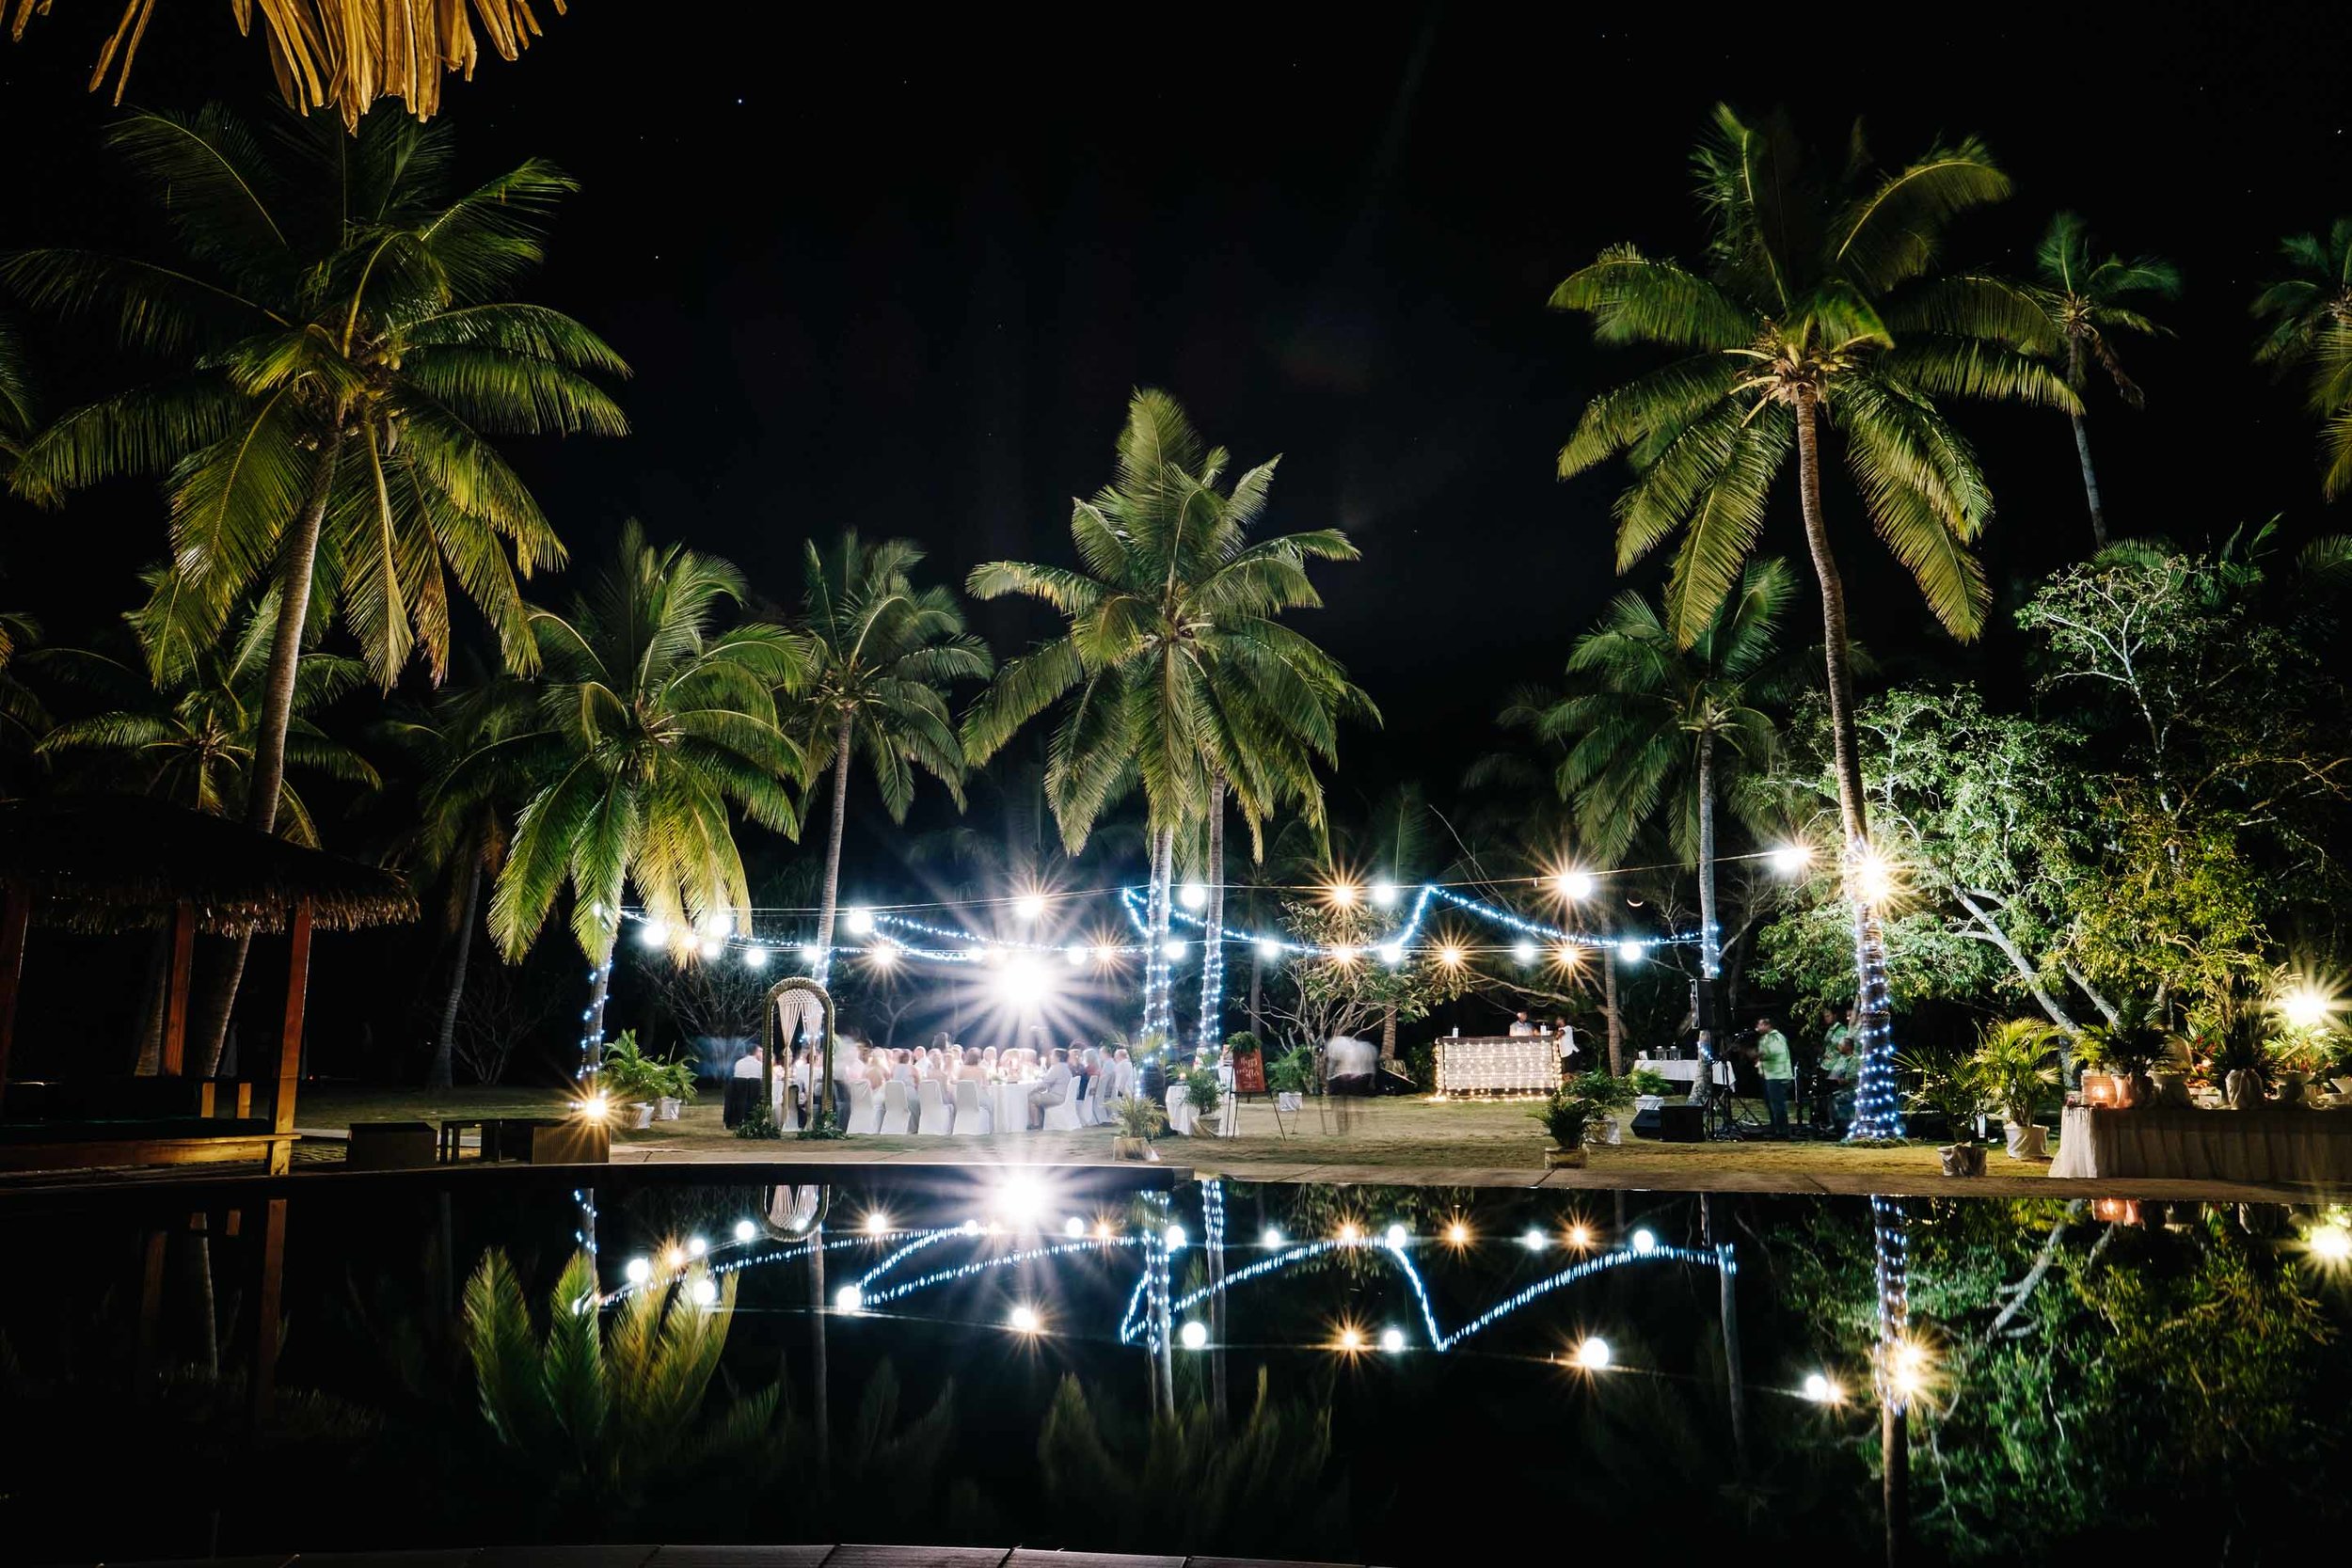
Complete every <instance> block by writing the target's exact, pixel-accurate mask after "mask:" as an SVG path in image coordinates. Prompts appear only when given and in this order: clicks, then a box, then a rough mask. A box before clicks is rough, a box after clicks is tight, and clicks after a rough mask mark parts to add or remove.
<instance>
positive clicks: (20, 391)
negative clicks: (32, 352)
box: [0, 316, 38, 484]
mask: <svg viewBox="0 0 2352 1568" xmlns="http://www.w3.org/2000/svg"><path fill="white" fill-rule="evenodd" d="M37 423H38V421H37V420H36V419H35V417H34V414H33V388H32V377H31V375H30V374H29V373H28V372H27V371H26V369H25V365H24V339H23V338H22V337H20V336H19V335H18V333H17V329H16V324H15V323H13V322H11V321H9V320H8V317H6V316H0V484H6V483H8V478H9V475H10V474H11V473H12V472H14V470H15V468H16V460H17V459H18V458H20V457H22V456H23V455H24V443H25V442H26V441H28V440H30V439H32V436H33V430H34V428H35V426H36V424H37Z"/></svg>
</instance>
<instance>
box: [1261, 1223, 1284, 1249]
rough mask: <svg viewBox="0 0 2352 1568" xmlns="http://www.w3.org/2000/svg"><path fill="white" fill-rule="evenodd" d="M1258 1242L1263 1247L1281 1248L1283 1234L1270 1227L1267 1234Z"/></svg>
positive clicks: (1266, 1228)
mask: <svg viewBox="0 0 2352 1568" xmlns="http://www.w3.org/2000/svg"><path fill="white" fill-rule="evenodd" d="M1258 1241H1259V1243H1260V1244H1261V1245H1263V1246H1272V1247H1279V1246H1280V1245H1281V1244H1282V1233H1281V1231H1279V1230H1278V1229H1276V1228H1275V1227H1273V1226H1270V1225H1269V1226H1267V1227H1265V1233H1264V1234H1263V1235H1262V1236H1260V1237H1259V1238H1258Z"/></svg>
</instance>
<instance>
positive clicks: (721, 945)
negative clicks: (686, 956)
mask: <svg viewBox="0 0 2352 1568" xmlns="http://www.w3.org/2000/svg"><path fill="white" fill-rule="evenodd" d="M726 950H727V944H726V943H725V942H721V941H720V940H719V939H718V938H717V937H705V938H703V940H702V941H700V942H696V943H695V944H694V951H695V952H697V953H699V954H701V955H702V956H703V957H704V958H717V957H718V956H719V955H720V954H722V953H723V952H725V951H726Z"/></svg>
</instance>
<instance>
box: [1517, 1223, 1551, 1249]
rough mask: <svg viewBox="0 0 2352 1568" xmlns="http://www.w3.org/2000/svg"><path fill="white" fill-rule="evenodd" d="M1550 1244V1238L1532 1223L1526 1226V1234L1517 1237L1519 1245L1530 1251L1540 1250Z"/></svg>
mask: <svg viewBox="0 0 2352 1568" xmlns="http://www.w3.org/2000/svg"><path fill="white" fill-rule="evenodd" d="M1550 1244H1551V1243H1550V1238H1549V1237H1548V1236H1546V1235H1545V1234H1544V1233H1543V1232H1542V1231H1540V1230H1538V1229H1536V1228H1535V1227H1534V1226H1532V1225H1531V1226H1529V1227H1527V1234H1526V1235H1524V1236H1521V1237H1520V1238H1519V1245H1521V1246H1523V1247H1525V1248H1526V1249H1527V1250H1528V1251H1530V1252H1541V1251H1543V1250H1544V1248H1545V1247H1547V1246H1549V1245H1550Z"/></svg>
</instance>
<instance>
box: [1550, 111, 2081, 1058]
mask: <svg viewBox="0 0 2352 1568" xmlns="http://www.w3.org/2000/svg"><path fill="white" fill-rule="evenodd" d="M1693 165H1694V168H1695V171H1696V173H1697V176H1698V194H1699V199H1700V203H1701V205H1702V207H1703V208H1704V209H1705V211H1706V214H1707V217H1708V229H1709V234H1708V241H1709V243H1708V262H1709V266H1708V270H1707V272H1705V273H1701V272H1698V271H1693V270H1692V269H1689V268H1686V267H1683V266H1680V265H1678V264H1677V263H1675V262H1673V261H1663V260H1658V259H1653V258H1651V257H1648V256H1645V255H1643V254H1642V253H1641V252H1640V251H1639V250H1638V249H1636V248H1635V247H1633V246H1632V245H1618V246H1614V247H1613V248H1611V249H1609V250H1607V251H1604V252H1603V253H1602V254H1601V257H1600V259H1599V260H1598V261H1596V262H1595V263H1594V264H1593V265H1592V266H1589V267H1586V268H1585V269H1584V270H1582V271H1581V272H1579V273H1577V274H1575V275H1574V276H1572V277H1569V278H1567V279H1566V280H1565V282H1563V283H1562V284H1561V285H1560V286H1559V288H1558V289H1557V290H1555V291H1554V292H1553V293H1552V296H1551V303H1552V305H1553V306H1554V307H1555V308H1558V309H1574V310H1583V311H1586V312H1588V313H1590V314H1591V315H1592V317H1593V320H1594V329H1595V333H1596V335H1597V337H1598V338H1599V339H1600V341H1603V342H1610V343H1630V342H1647V343H1654V344H1657V345H1659V346H1661V347H1662V348H1667V349H1671V350H1675V351H1677V353H1678V355H1679V357H1677V358H1676V359H1675V360H1674V361H1673V362H1671V363H1669V364H1667V365H1666V366H1664V367H1662V368H1661V369H1659V370H1656V371H1653V372H1649V373H1648V374H1646V375H1644V376H1642V377H1640V378H1638V379H1636V380H1634V381H1631V382H1629V383H1627V384H1626V385H1624V386H1622V387H1619V388H1616V389H1614V390H1613V391H1609V392H1604V393H1602V394H1601V395H1600V396H1598V397H1597V398H1595V399H1593V401H1592V402H1591V403H1590V404H1587V405H1586V406H1585V410H1584V413H1583V416H1582V417H1581V420H1579V422H1578V424H1577V428H1576V431H1575V433H1574V434H1573V435H1571V436H1570V437H1569V438H1568V442H1567V444H1566V445H1565V447H1563V448H1562V449H1561V452H1560V473H1561V476H1562V477H1563V478H1567V477H1570V476H1573V475H1575V474H1579V473H1581V472H1583V471H1585V470H1586V469H1588V468H1591V467H1595V466H1597V464H1599V463H1601V462H1603V461H1605V460H1606V459H1608V458H1610V457H1611V456H1613V455H1615V454H1617V453H1619V452H1623V453H1625V454H1626V455H1627V456H1628V458H1629V461H1630V464H1631V467H1632V468H1633V483H1632V485H1631V486H1630V487H1629V489H1628V490H1627V491H1626V492H1625V493H1624V494H1623V495H1622V496H1621V497H1620V498H1619V499H1618V502H1617V518H1618V529H1617V563H1618V566H1619V567H1620V569H1622V568H1625V567H1628V566H1630V565H1631V564H1632V563H1633V562H1636V561H1638V560H1640V559H1641V558H1642V557H1644V556H1645V555H1647V554H1648V553H1649V552H1650V551H1651V550H1652V549H1654V548H1656V547H1657V546H1659V545H1660V544H1661V543H1662V542H1663V541H1664V540H1665V539H1666V538H1667V537H1668V536H1670V535H1672V534H1676V533H1679V534H1681V536H1682V544H1681V546H1680V548H1679V549H1678V550H1677V553H1676V556H1675V562H1674V566H1673V569H1672V571H1671V572H1670V574H1669V576H1668V579H1667V586H1666V600H1665V610H1666V626H1667V628H1668V629H1669V630H1670V631H1671V632H1672V633H1673V635H1674V637H1675V638H1676V640H1677V641H1680V642H1683V643H1685V644H1688V643H1690V642H1692V641H1694V640H1695V639H1696V638H1697V637H1698V635H1699V633H1700V632H1701V631H1702V630H1703V629H1704V628H1705V626H1706V625H1707V623H1708V618H1709V617H1710V616H1712V615H1713V614H1714V612H1715V610H1716V608H1717V606H1719V605H1720V604H1721V603H1722V602H1723V600H1724V595H1725V594H1728V593H1729V592H1730V590H1731V588H1732V586H1733V583H1734V582H1735V580H1736V579H1737V578H1738V576H1739V573H1740V567H1741V566H1742V565H1743V564H1744V563H1745V562H1746V561H1747V559H1748V558H1749V556H1750V555H1752V554H1753V553H1754V551H1755V548H1756V540H1757V537H1758V535H1759V534H1760V533H1761V532H1762V531H1763V527H1764V518H1765V509H1766V503H1767V501H1768V499H1769V498H1770V495H1771V492H1772V484H1773V483H1774V481H1775V480H1777V479H1778V478H1779V477H1780V475H1781V474H1782V472H1783V471H1784V470H1785V469H1786V468H1787V467H1788V460H1789V457H1790V454H1791V453H1794V455H1795V459H1796V481H1797V496H1798V500H1799V503H1800V509H1801V512H1802V515H1803V518H1804V537H1805V545H1806V547H1807V549H1808V551H1809V553H1810V555H1811V558H1812V562H1813V570H1814V576H1815V577H1816V578H1817V579H1818V580H1819V582H1820V591H1821V626H1822V642H1823V646H1824V650H1825V655H1826V662H1827V671H1828V688H1829V704H1830V721H1831V733H1832V736H1833V737H1834V739H1835V741H1836V763H1837V780H1838V810H1839V816H1840V821H1841V827H1842V829H1843V840H1844V853H1843V856H1842V865H1843V867H1844V870H1845V874H1846V877H1847V882H1848V894H1849V899H1850V902H1851V905H1852V908H1853V913H1854V936H1855V967H1856V970H1857V972H1858V975H1859V977H1860V979H1861V992H1862V997H1861V1000H1862V1004H1863V1006H1861V1008H1860V1009H1858V1016H1857V1022H1858V1024H1859V1026H1860V1032H1861V1033H1862V1035H1863V1037H1865V1038H1866V1039H1870V1038H1873V1037H1875V1036H1876V1035H1878V1034H1880V1033H1883V1027H1884V1020H1883V1018H1882V1017H1880V1016H1878V1014H1877V1009H1876V1005H1875V1003H1874V1001H1873V994H1874V992H1873V986H1872V983H1871V978H1870V977H1871V976H1872V974H1874V973H1876V972H1878V971H1880V970H1881V969H1883V950H1882V944H1881V942H1880V939H1879V937H1878V935H1877V922H1876V916H1875V914H1874V913H1873V911H1872V909H1871V900H1870V899H1869V898H1868V897H1867V893H1866V886H1865V883H1866V879H1865V877H1864V875H1863V873H1864V871H1865V868H1866V867H1867V864H1868V861H1867V856H1868V854H1869V851H1870V835H1869V823H1868V818H1867V806H1866V803H1865V800H1864V796H1863V789H1862V766H1861V759H1860V757H1859V755H1858V754H1857V752H1856V748H1855V730H1854V721H1853V715H1854V693H1853V674H1852V670H1851V665H1850V662H1849V649H1850V645H1851V640H1850V638H1849V636H1848V633H1847V613H1846V594H1845V587H1844V579H1843V578H1842V576H1841V575H1840V572H1839V569H1838V564H1837V561H1836V555H1835V553H1834V551H1833V548H1832V546H1831V541H1830V534H1829V524H1828V519H1827V516H1826V515H1825V513H1824V512H1823V510H1822V505H1821V492H1822V484H1823V480H1822V451H1821V436H1822V427H1823V426H1824V425H1825V424H1826V425H1827V426H1828V427H1829V429H1830V430H1831V431H1834V432H1835V433H1836V434H1837V435H1838V436H1842V437H1843V438H1844V445H1845V455H1846V460H1847V463H1848V465H1849V467H1851V469H1852V470H1853V476H1854V480H1855V483H1856V487H1857V489H1858V490H1859V492H1860V499H1861V500H1862V503H1863V509H1864V511H1865V512H1866V513H1867V515H1868V516H1869V519H1870V522H1871V524H1872V526H1873V527H1874V528H1875V529H1876V530H1877V531H1878V532H1879V534H1880V536H1881V537H1882V538H1883V540H1884V541H1885V542H1886V544H1887V546H1888V547H1889V548H1890V549H1892V550H1893V551H1894V553H1895V556H1896V558H1897V560H1899V562H1901V563H1902V565H1903V566H1904V568H1905V569H1906V570H1907V571H1909V572H1910V574H1911V575H1912V577H1913V578H1914V580H1915V581H1916V582H1917V584H1918V586H1919V589H1920V592H1921V593H1922V594H1924V595H1925V596H1926V599H1927V602H1928V608H1929V609H1930V610H1931V611H1932V612H1933V613H1934V615H1935V617H1936V619H1937V620H1938V621H1940V622H1942V623H1943V625H1944V626H1945V627H1946V628H1947V629H1948V630H1949V631H1950V632H1951V633H1952V634H1953V635H1954V636H1955V637H1960V638H1963V639H1965V638H1972V637H1974V636H1975V635H1976V634H1977V632H1978V631H1979V629H1980V627H1981V626H1982V622H1983V617H1984V610H1985V606H1986V603H1987V601H1988V594H1987V590H1986V586H1985V581H1984V573H1983V569H1982V567H1981V566H1980V565H1979V562H1978V561H1977V559H1976V557H1975V555H1974V554H1973V553H1972V552H1971V550H1970V547H1969V546H1971V545H1972V544H1973V542H1974V541H1975V540H1976V538H1977V537H1978V536H1979V533H1981V531H1983V529H1984V526H1985V523H1986V521H1987V519H1988V518H1989V517H1990V516H1991V515H1992V511H1993V497H1992V492H1991V490H1990V488H1989V487H1988V486H1987V485H1986V483H1985V480H1984V475H1983V473H1982V471H1981V470H1980V469H1979V467H1978V464H1977V459H1976V455H1975V453H1974V451H1972V450H1971V449H1970V447H1969V445H1968V443H1967V441H1966V440H1965V439H1964V438H1963V436H1961V434H1960V432H1959V431H1958V430H1957V429H1956V428H1955V427H1954V426H1953V425H1952V424H1951V422H1950V421H1949V420H1947V418H1946V417H1945V414H1944V411H1943V409H1942V407H1941V406H1940V404H1941V403H1942V401H1943V400H1945V399H1947V398H1953V397H1972V398H1989V399H1997V400H2003V401H2011V402H2024V403H2031V404H2044V405H2050V406H2056V407H2059V408H2065V409H2069V410H2071V409H2073V408H2074V407H2075V406H2077V405H2078V402H2079V400H2077V399H2076V398H2075V396H2074V393H2073V392H2072V391H2071V390H2069V389H2068V388H2067V387H2066V385H2065V383H2064V382H2063V381H2062V380H2060V379H2059V378H2058V377H2057V376H2055V375H2053V374H2052V373H2051V372H2050V370H2049V368H2048V367H2047V366H2046V365H2045V364H2043V363H2042V362H2040V361H2039V360H2037V359H2036V358H2035V357H2034V356H2035V355H2037V354H2047V353H2050V352H2052V351H2054V350H2055V349H2056V348H2057V347H2058V344H2057V343H2056V342H2055V341H2053V336H2052V332H2051V328H2050V324H2049V321H2048V318H2047V317H2045V316H2044V315H2043V314H2042V311H2041V310H2040V309H2039V308H2037V307H2036V306H2035V304H2034V302H2033V300H2032V298H2031V297H2030V296H2029V295H2028V294H2027V293H2026V292H2025V291H2023V290H2022V289H2020V288H2018V287H2016V286H2015V285H2012V284H2010V283H2007V282H2004V281H2001V280H1999V279H1996V278H1993V277H1982V276H1977V275H1971V274H1964V273H1939V272H1938V270H1937V267H1936V260H1937V253H1938V251H1939V250H1940V248H1941V242H1942V240H1943V235H1944V230H1945V229H1946V228H1947V226H1948V224H1949V223H1950V221H1951V220H1952V219H1953V218H1954V217H1956V216H1958V215H1959V214H1963V213H1965V212H1967V211H1969V210H1971V209H1973V208H1977V207H1981V206H1984V205H1986V204H1988V203H1991V202H1994V201H1998V200H2000V199H2001V198H2004V197H2006V196H2007V195H2008V194H2009V188H2010V187H2009V180H2008V177H2007V176H2005V175H2004V174H2002V173H2001V171H2000V170H1999V169H1998V168H1997V167H1995V166H1994V163H1993V160H1992V157H1991V155H1990V154H1988V153H1987V152H1986V151H1985V150H1984V149H1983V147H1982V146H1980V145H1979V143H1977V142H1976V141H1974V140H1962V141H1959V142H1956V143H1953V144H1951V145H1949V146H1942V147H1936V148H1932V149H1931V150H1929V151H1928V153H1927V154H1926V155H1924V156H1923V157H1921V158H1919V159H1917V160H1916V161H1915V162H1913V163H1911V164H1909V165H1907V166H1903V167H1901V168H1899V169H1896V170H1893V171H1891V172H1890V171H1886V170H1883V169H1882V168H1880V167H1879V166H1876V165H1875V164H1874V163H1872V162H1871V161H1870V160H1869V158H1868V157H1867V155H1865V152H1864V150H1863V145H1862V142H1861V138H1860V136H1859V135H1858V134H1857V135H1856V136H1855V138H1854V140H1853V144H1852V150H1851V154H1850V155H1849V156H1848V157H1847V158H1846V159H1845V160H1844V163H1843V166H1842V170H1843V171H1842V173H1831V172H1829V171H1828V170H1826V169H1824V168H1823V167H1821V166H1817V165H1816V164H1814V163H1813V162H1811V161H1810V160H1808V159H1807V158H1806V157H1805V156H1804V151H1803V150H1802V149H1801V148H1800V147H1799V145H1798V142H1797V137H1796V134H1795V132H1794V130H1793V129H1792V127H1791V126H1790V124H1789V123H1788V119H1787V118H1786V117H1785V116H1779V115H1775V116H1773V117H1772V118H1770V119H1766V120H1763V121H1762V122H1760V123H1757V124H1753V125H1752V124H1750V123H1749V122H1747V121H1746V120H1744V119H1741V118H1740V116H1739V114H1738V113H1737V112H1735V111H1734V110H1732V109H1731V108H1730V107H1729V106H1728V105H1725V106H1722V107H1719V108H1718V109H1717V110H1716V111H1715V119H1714V124H1713V125H1712V127H1711V128H1710V129H1709V131H1708V134H1707V135H1706V136H1705V137H1704V138H1703V139H1702V140H1701V141H1700V143H1699V146H1698V150H1697V152H1696V154H1695V157H1694V159H1693ZM1866 1054H1867V1060H1866V1062H1865V1065H1864V1069H1863V1085H1862V1090H1863V1098H1864V1100H1865V1101H1866V1102H1880V1101H1887V1100H1891V1097H1892V1094H1893V1085H1892V1084H1891V1083H1890V1082H1888V1080H1887V1074H1888V1072H1889V1071H1890V1070H1891V1068H1890V1066H1889V1064H1888V1062H1887V1059H1886V1057H1885V1053H1883V1052H1880V1051H1877V1050H1873V1051H1871V1052H1868V1053H1866Z"/></svg>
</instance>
